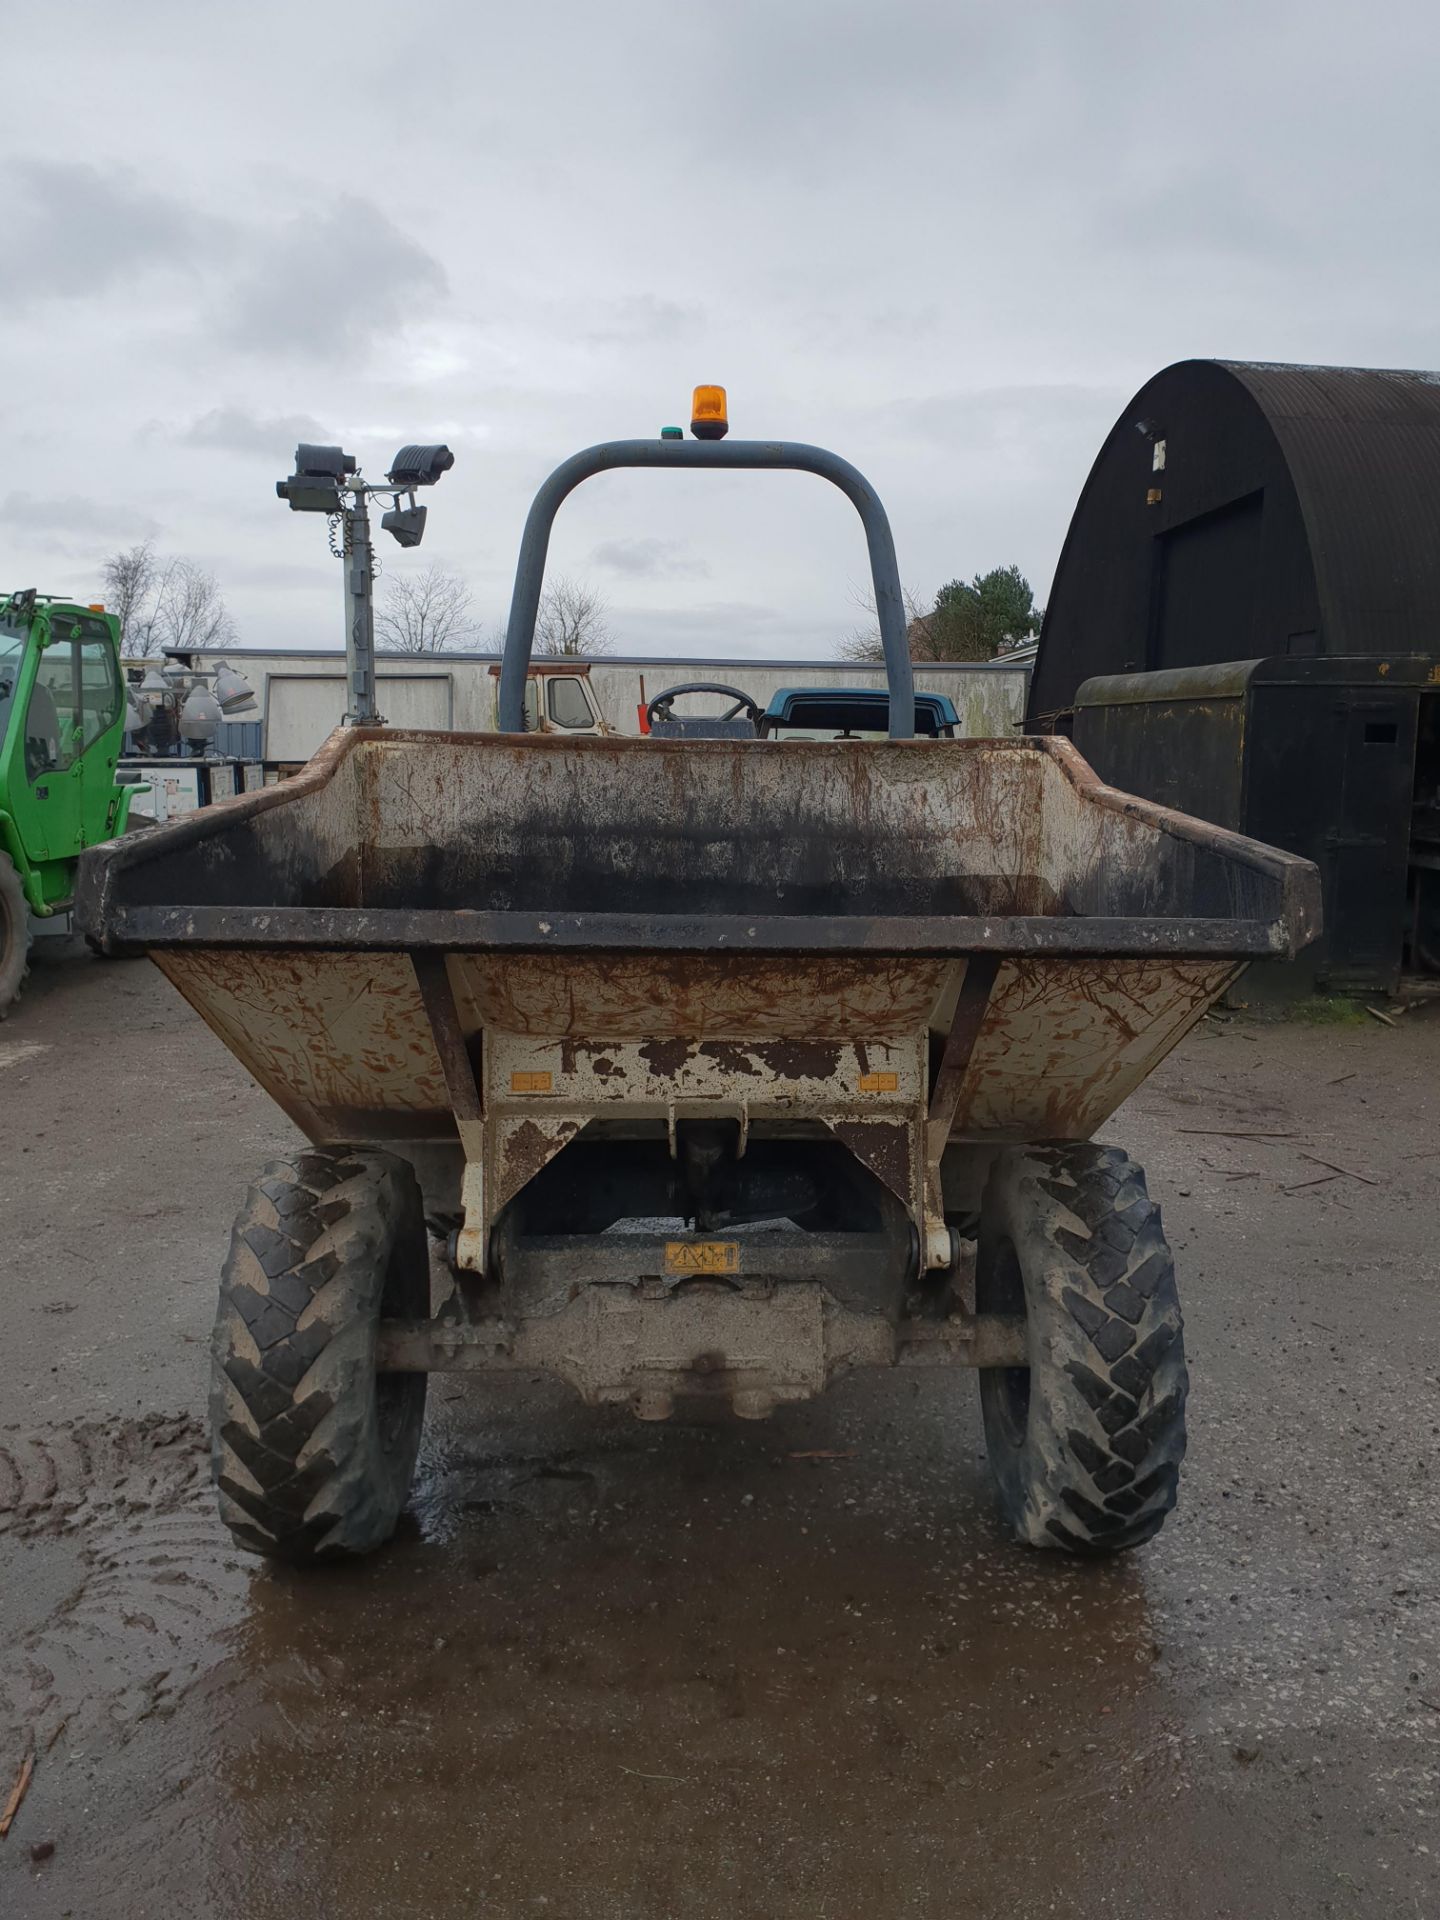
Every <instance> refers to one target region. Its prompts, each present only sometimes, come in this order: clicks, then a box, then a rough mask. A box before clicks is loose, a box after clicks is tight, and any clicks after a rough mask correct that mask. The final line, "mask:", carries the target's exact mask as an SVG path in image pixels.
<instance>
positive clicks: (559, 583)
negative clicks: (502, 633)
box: [535, 574, 614, 656]
mask: <svg viewBox="0 0 1440 1920" xmlns="http://www.w3.org/2000/svg"><path fill="white" fill-rule="evenodd" d="M606 611H607V609H606V606H605V602H604V601H603V600H602V599H601V598H600V596H599V594H598V593H596V592H595V591H594V589H593V588H592V587H587V586H586V585H585V584H584V582H583V581H580V580H569V579H567V578H566V577H565V575H564V574H560V575H557V577H556V578H555V579H554V580H552V581H551V582H550V584H549V586H548V587H546V589H545V591H544V593H542V594H541V596H540V610H539V612H538V613H537V614H536V616H535V651H536V652H537V653H548V654H563V655H567V656H568V655H573V654H591V655H594V654H597V653H610V652H612V651H613V647H614V643H613V642H612V640H611V638H610V627H609V624H608V622H607V620H606V618H605V615H606Z"/></svg>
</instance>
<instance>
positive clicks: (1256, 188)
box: [1096, 171, 1313, 267]
mask: <svg viewBox="0 0 1440 1920" xmlns="http://www.w3.org/2000/svg"><path fill="white" fill-rule="evenodd" d="M1096 224H1097V228H1098V230H1099V232H1100V235H1101V237H1102V238H1103V239H1105V240H1108V241H1109V242H1110V243H1111V244H1113V245H1116V246H1119V247H1121V248H1122V249H1124V250H1125V251H1126V252H1129V251H1130V250H1131V249H1134V248H1148V249H1149V250H1151V251H1152V252H1154V253H1165V254H1174V253H1177V252H1197V253H1206V254H1215V255H1223V256H1228V257H1238V258H1241V259H1245V260H1249V261H1252V262H1254V263H1255V264H1256V265H1258V266H1264V267H1275V266H1278V265H1279V264H1280V263H1282V262H1284V263H1287V264H1288V263H1289V262H1291V261H1293V260H1295V259H1296V258H1297V257H1299V258H1304V257H1306V256H1308V255H1309V254H1310V252H1311V249H1312V245H1313V241H1312V236H1311V235H1310V234H1309V233H1308V232H1307V231H1306V230H1305V225H1306V223H1305V218H1304V210H1303V208H1300V207H1297V206H1295V205H1294V204H1291V205H1288V206H1287V207H1286V208H1285V209H1284V211H1283V212H1276V211H1272V209H1271V208H1270V207H1268V206H1267V205H1266V203H1265V197H1264V183H1263V181H1259V180H1256V179H1255V178H1254V177H1253V176H1252V177H1250V178H1248V179H1246V178H1238V177H1235V176H1233V175H1230V174H1228V173H1225V172H1208V171H1189V172H1186V173H1183V174H1180V175H1178V176H1177V177H1176V178H1174V179H1171V180H1169V181H1167V182H1165V183H1164V184H1163V185H1159V186H1151V187H1149V188H1147V189H1146V190H1145V191H1143V192H1139V193H1132V194H1129V195H1128V196H1126V197H1123V198H1121V199H1120V200H1119V201H1118V203H1117V204H1116V205H1114V206H1112V207H1110V208H1109V209H1107V210H1106V211H1105V212H1104V213H1103V214H1102V215H1101V216H1100V218H1099V219H1098V220H1097V223H1096Z"/></svg>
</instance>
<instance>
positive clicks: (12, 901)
mask: <svg viewBox="0 0 1440 1920" xmlns="http://www.w3.org/2000/svg"><path fill="white" fill-rule="evenodd" d="M29 965H30V903H29V902H28V901H27V900H26V898H25V889H24V888H23V887H22V886H21V884H20V876H19V874H18V873H17V872H16V871H15V864H14V862H13V861H12V860H11V858H10V856H9V854H8V853H0V1020H3V1019H4V1018H5V1015H6V1014H7V1013H8V1012H9V1010H10V1008H11V1006H12V1005H13V1003H14V1002H15V1001H16V1000H18V999H19V998H20V988H21V986H22V985H23V984H24V980H25V975H26V972H27V971H28V969H29Z"/></svg>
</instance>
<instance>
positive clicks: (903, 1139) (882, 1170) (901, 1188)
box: [830, 1120, 912, 1207]
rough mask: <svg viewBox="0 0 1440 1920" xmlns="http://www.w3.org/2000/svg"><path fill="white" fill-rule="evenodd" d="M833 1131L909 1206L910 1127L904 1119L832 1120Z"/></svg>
mask: <svg viewBox="0 0 1440 1920" xmlns="http://www.w3.org/2000/svg"><path fill="white" fill-rule="evenodd" d="M830 1131H831V1132H832V1133H833V1134H834V1135H835V1137H836V1139H837V1140H839V1141H840V1142H841V1143H842V1145H844V1146H846V1147H848V1148H849V1149H850V1151H851V1153H853V1154H854V1155H855V1158H856V1159H857V1160H859V1161H860V1162H861V1163H862V1164H863V1165H864V1166H867V1167H868V1168H869V1169H870V1171H871V1172H872V1173H873V1174H874V1175H875V1176H876V1178H877V1179H879V1180H883V1181H884V1183H885V1185H886V1186H887V1187H889V1189H890V1191H891V1192H892V1193H894V1194H896V1195H898V1196H899V1198H900V1199H901V1200H903V1201H904V1202H905V1204H906V1206H907V1207H908V1206H909V1205H910V1200H911V1185H912V1180H911V1152H910V1128H909V1126H908V1124H907V1123H906V1122H905V1121H904V1120H832V1121H831V1122H830Z"/></svg>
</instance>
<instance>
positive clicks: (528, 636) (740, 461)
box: [500, 440, 915, 740]
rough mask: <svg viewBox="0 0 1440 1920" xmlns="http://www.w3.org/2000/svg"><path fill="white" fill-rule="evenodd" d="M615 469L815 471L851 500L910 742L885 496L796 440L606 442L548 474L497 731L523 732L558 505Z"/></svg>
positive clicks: (509, 646)
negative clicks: (599, 475) (597, 476)
mask: <svg viewBox="0 0 1440 1920" xmlns="http://www.w3.org/2000/svg"><path fill="white" fill-rule="evenodd" d="M614 467H711V468H716V469H719V470H720V471H722V472H723V471H726V470H734V469H737V468H762V469H765V468H768V469H772V470H775V471H779V472H789V473H816V474H819V476H820V478H821V479H822V480H829V481H831V482H832V483H833V484H834V485H835V486H837V487H839V489H840V491H841V492H842V493H843V494H845V495H846V496H847V498H848V499H850V500H851V501H852V502H853V503H854V506H855V510H856V512H857V513H858V514H859V515H860V520H861V524H862V525H863V526H864V528H865V541H866V545H867V546H868V547H869V550H870V575H871V579H872V581H873V583H874V589H875V611H876V614H877V616H878V618H879V622H880V640H881V645H882V646H883V648H884V652H885V678H886V684H887V686H888V688H889V692H890V738H891V739H892V740H909V739H911V738H912V737H913V735H914V732H915V682H914V676H913V674H912V672H911V669H910V648H909V645H908V642H907V637H906V632H905V603H904V600H903V598H902V596H901V593H900V570H899V567H898V566H897V565H896V561H895V541H894V539H893V537H892V535H891V532H890V522H889V519H888V518H887V517H886V513H885V509H884V507H883V506H882V505H881V504H880V496H879V494H878V493H876V491H875V489H874V488H873V487H872V486H871V485H870V482H869V481H868V480H867V479H866V478H865V476H864V474H863V473H861V472H860V471H859V470H858V469H857V468H855V467H852V466H851V464H850V462H849V461H848V460H842V459H841V458H840V456H839V454H838V453H831V452H829V450H828V449H827V448H825V447H808V446H805V445H804V444H803V443H801V442H800V441H797V440H606V441H603V442H602V443H601V444H600V445H599V446H596V447H586V448H585V449H584V451H583V452H581V453H577V454H572V456H571V457H570V459H568V460H566V461H564V462H563V463H562V464H561V465H560V466H558V467H557V468H556V469H555V471H554V472H553V473H552V474H551V475H550V478H549V479H548V480H547V481H546V482H545V484H544V485H543V486H542V487H541V489H540V491H539V492H538V493H537V494H536V496H535V500H534V504H533V505H532V506H531V508H530V513H529V517H528V518H527V520H526V522H525V531H524V533H523V535H522V536H521V539H520V558H519V561H518V563H517V565H516V568H515V593H514V597H513V598H512V599H511V602H510V619H509V622H508V624H507V625H506V628H505V653H504V657H503V659H502V661H501V666H500V731H501V732H502V733H523V732H524V731H525V678H526V675H527V674H528V672H529V670H530V654H531V650H532V648H533V646H534V644H535V619H536V615H537V614H538V613H539V610H540V590H541V587H542V586H543V584H544V579H545V557H546V554H547V552H548V551H549V546H550V529H551V527H552V526H553V524H554V521H555V515H556V513H557V512H558V511H559V507H560V502H561V501H562V500H563V499H564V498H565V496H566V495H567V494H568V493H570V492H572V491H573V490H574V489H575V488H576V487H578V486H579V484H580V482H581V481H582V480H589V479H590V478H591V477H592V476H593V475H595V474H597V473H608V472H609V471H610V470H611V469H612V468H614Z"/></svg>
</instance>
